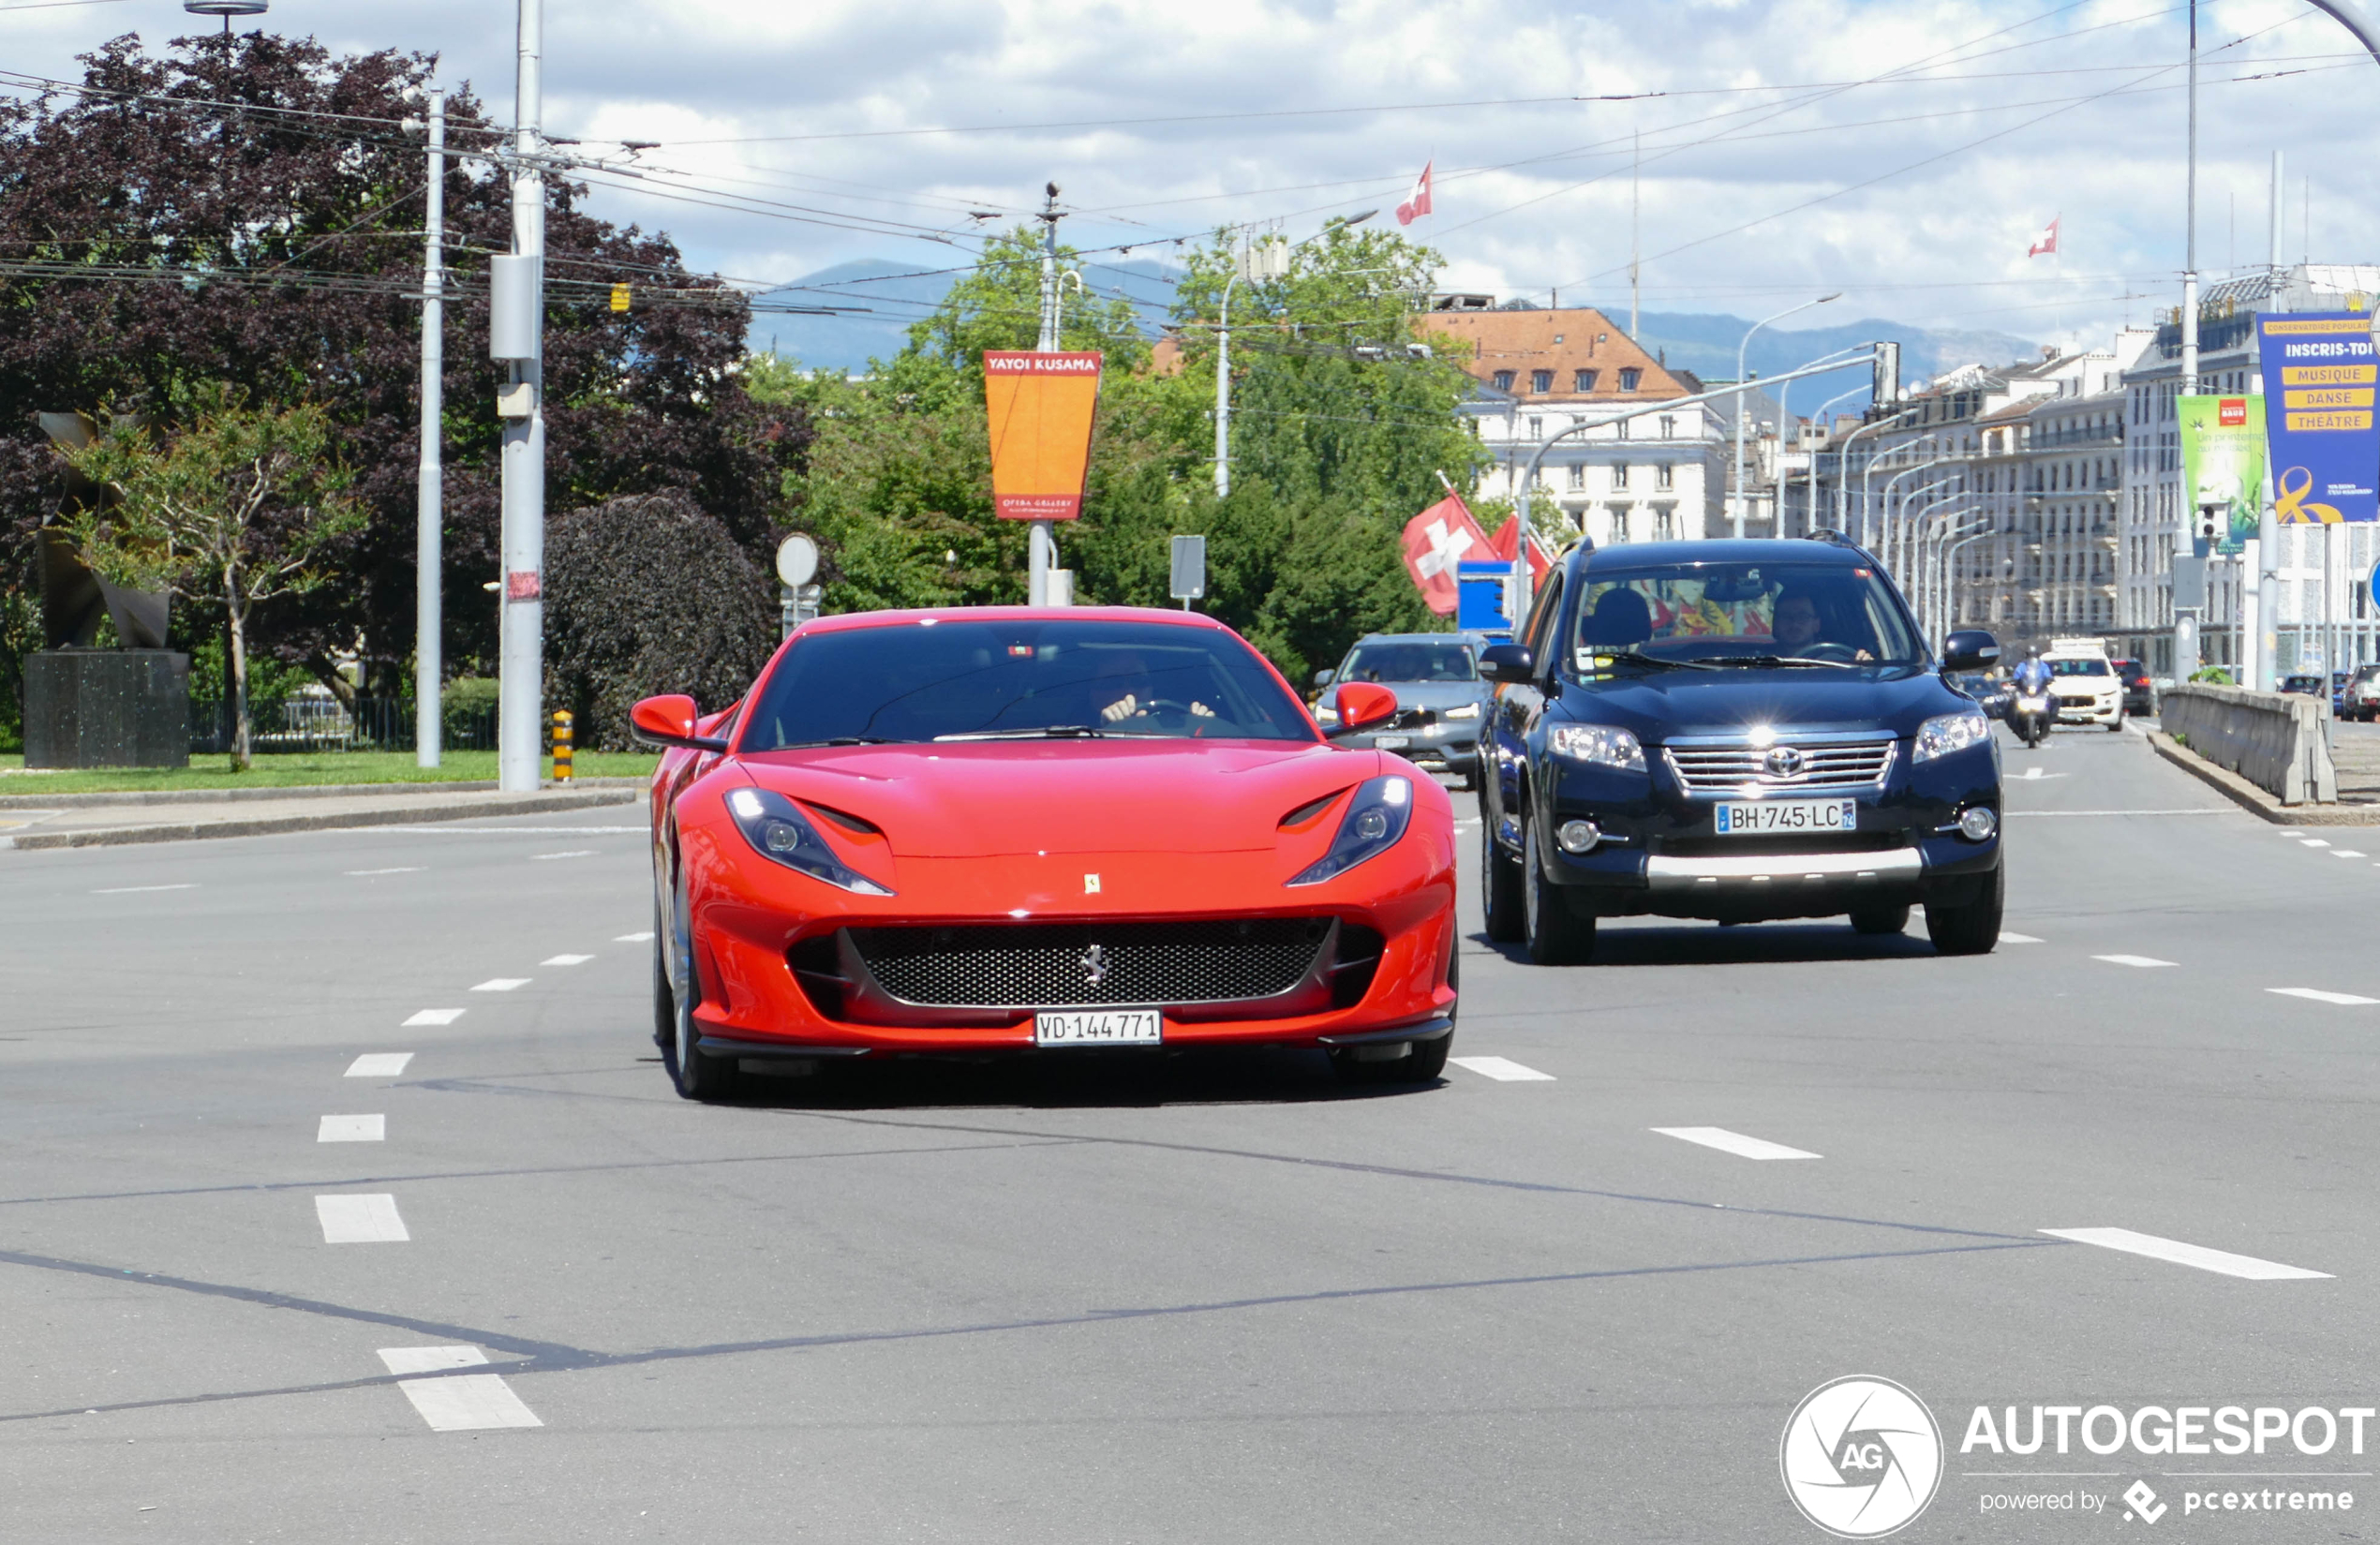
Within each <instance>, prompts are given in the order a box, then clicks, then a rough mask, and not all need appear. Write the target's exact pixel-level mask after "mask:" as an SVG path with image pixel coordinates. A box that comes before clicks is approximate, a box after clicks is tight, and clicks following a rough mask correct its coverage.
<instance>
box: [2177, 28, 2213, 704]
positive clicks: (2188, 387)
mask: <svg viewBox="0 0 2380 1545" xmlns="http://www.w3.org/2000/svg"><path fill="white" fill-rule="evenodd" d="M2189 94H2190V107H2189V115H2190V116H2189V124H2190V140H2189V152H2188V157H2187V162H2186V164H2187V167H2188V171H2187V172H2186V174H2185V176H2186V182H2185V186H2184V191H2183V196H2182V209H2183V215H2182V219H2183V223H2184V226H2185V228H2186V229H2185V230H2184V231H2183V234H2182V260H2181V316H2180V317H2179V321H2180V323H2181V379H2180V381H2179V392H2180V394H2181V395H2184V396H2195V395H2196V394H2197V392H2198V0H2190V78H2189ZM2174 415H2175V418H2174V424H2175V428H2176V431H2177V432H2179V428H2180V422H2181V421H2180V405H2179V403H2176V404H2175V406H2174ZM2181 494H2182V499H2181V502H2182V505H2183V509H2182V511H2181V530H2180V532H2179V535H2178V536H2177V538H2176V541H2175V544H2174V551H2175V552H2177V553H2179V552H2183V551H2186V550H2189V549H2190V548H2191V546H2192V534H2193V533H2194V531H2196V529H2197V527H2198V510H2197V506H2196V504H2195V502H2194V501H2195V500H2196V498H2197V496H2198V490H2196V489H2195V488H2187V487H2186V488H2184V489H2183V490H2182V491H2181ZM2207 557H2209V559H2212V558H2213V557H2214V555H2213V554H2212V553H2211V552H2210V553H2209V554H2208V555H2207ZM2211 600H2212V597H2209V601H2211ZM2208 610H2209V612H2211V611H2212V610H2213V607H2212V606H2211V605H2209V608H2208ZM2196 634H2197V630H2196V628H2195V627H2194V626H2190V627H2188V629H2187V634H2186V635H2185V624H2184V623H2183V621H2182V618H2181V615H2180V612H2179V609H2177V611H2176V612H2175V614H2174V675H2175V676H2177V677H2179V676H2185V675H2187V674H2188V673H2187V668H2185V666H2184V665H2183V663H2182V653H2183V649H2184V646H2185V644H2186V643H2187V642H2188V640H2191V639H2194V638H2195V637H2196Z"/></svg>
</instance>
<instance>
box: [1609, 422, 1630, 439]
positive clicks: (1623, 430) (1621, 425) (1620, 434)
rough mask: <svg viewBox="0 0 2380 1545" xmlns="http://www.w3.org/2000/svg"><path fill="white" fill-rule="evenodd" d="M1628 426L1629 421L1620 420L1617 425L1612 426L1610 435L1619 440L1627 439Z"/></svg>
mask: <svg viewBox="0 0 2380 1545" xmlns="http://www.w3.org/2000/svg"><path fill="white" fill-rule="evenodd" d="M1628 425H1629V421H1628V420H1626V419H1622V420H1620V421H1619V422H1618V423H1615V424H1614V425H1612V433H1613V434H1614V436H1616V437H1617V438H1621V439H1626V438H1628Z"/></svg>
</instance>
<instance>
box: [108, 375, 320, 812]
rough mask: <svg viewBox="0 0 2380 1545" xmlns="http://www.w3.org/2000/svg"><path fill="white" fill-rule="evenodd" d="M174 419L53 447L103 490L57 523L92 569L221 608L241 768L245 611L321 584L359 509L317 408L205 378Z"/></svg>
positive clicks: (245, 734) (245, 745)
mask: <svg viewBox="0 0 2380 1545" xmlns="http://www.w3.org/2000/svg"><path fill="white" fill-rule="evenodd" d="M178 416H179V417H180V418H181V420H182V424H181V427H180V428H179V429H178V430H168V431H165V432H162V433H161V432H159V431H158V430H157V429H156V428H155V427H153V426H152V425H151V424H150V423H148V422H147V421H146V420H144V419H142V418H140V417H138V416H124V417H118V418H115V419H112V420H111V421H110V422H109V423H108V426H107V428H106V430H105V431H104V432H103V433H101V434H100V435H98V436H97V438H94V439H93V440H92V441H91V443H90V444H88V445H86V446H83V447H82V448H80V449H74V450H66V451H64V452H63V454H64V455H65V456H66V457H67V460H68V461H69V462H71V463H72V464H73V466H74V468H75V469H76V470H77V471H79V472H81V473H82V475H83V476H85V477H87V478H89V479H91V480H92V481H93V482H94V483H99V484H100V485H102V486H104V487H106V488H108V489H109V490H111V492H112V494H113V495H114V498H113V499H112V501H111V502H109V503H108V504H107V506H106V507H105V508H102V509H88V510H85V511H83V512H82V513H78V514H76V515H74V516H72V517H70V519H69V520H68V522H67V530H68V532H69V534H70V535H71V536H72V537H73V539H74V540H75V542H77V543H78V544H79V545H80V546H81V547H82V551H83V553H84V555H85V558H86V561H88V562H90V563H91V564H92V566H93V567H94V568H96V569H97V570H98V571H99V572H101V573H104V574H107V575H109V576H110V577H111V578H114V579H119V580H122V581H123V582H125V583H127V584H132V585H138V586H141V587H153V588H166V589H171V590H172V591H173V592H174V593H175V594H177V595H181V596H184V597H186V598H188V599H190V600H192V601H194V602H197V601H212V602H215V603H216V604H219V605H220V606H221V607H222V612H223V621H224V629H225V637H226V639H227V640H228V642H229V646H230V661H231V693H232V712H233V715H234V719H235V721H236V723H237V726H238V729H237V734H236V737H235V738H234V740H233V742H232V750H231V759H232V763H233V765H235V766H237V767H238V768H239V769H240V770H241V771H243V772H245V771H246V770H247V767H248V764H249V749H250V725H249V719H248V623H249V619H250V617H252V616H253V614H254V613H255V610H256V608H257V606H258V605H259V604H260V603H261V602H267V601H272V600H274V599H275V598H278V597H282V596H293V595H302V594H305V592H307V591H309V590H312V589H314V588H316V587H319V586H320V585H321V584H322V583H323V582H324V581H325V579H326V578H327V573H326V571H325V570H324V568H323V567H322V564H321V560H322V559H323V557H325V556H326V554H327V553H328V551H329V550H330V548H331V547H332V545H333V544H334V543H335V542H337V541H339V539H341V538H342V537H344V536H346V535H347V534H348V533H350V531H352V530H354V529H355V528H356V527H359V526H360V525H361V524H362V523H363V519H364V516H363V512H362V511H361V509H360V508H359V507H358V505H357V503H356V501H355V499H354V498H353V497H352V496H351V495H350V492H349V487H350V482H351V480H350V476H349V474H348V473H347V471H346V470H345V469H344V468H341V467H340V466H339V465H338V463H337V460H336V458H335V455H334V454H333V442H332V434H333V431H332V427H331V421H330V415H329V414H328V413H327V412H325V411H324V410H323V409H321V408H320V407H317V406H314V405H312V404H304V405H301V406H298V407H294V408H288V409H277V410H275V409H251V408H249V407H248V406H247V403H246V399H245V396H243V395H242V394H240V393H238V392H235V391H233V390H231V389H230V388H228V387H225V386H222V385H220V384H209V385H205V386H201V387H200V388H198V389H196V390H195V391H194V392H193V393H192V394H190V396H189V400H188V402H187V405H186V409H185V410H184V411H183V413H182V414H180V415H178Z"/></svg>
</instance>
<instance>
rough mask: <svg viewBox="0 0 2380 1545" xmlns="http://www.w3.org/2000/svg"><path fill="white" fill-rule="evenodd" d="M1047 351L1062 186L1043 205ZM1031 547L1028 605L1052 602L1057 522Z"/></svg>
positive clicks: (1037, 528)
mask: <svg viewBox="0 0 2380 1545" xmlns="http://www.w3.org/2000/svg"><path fill="white" fill-rule="evenodd" d="M1034 351H1035V352H1037V353H1043V354H1054V353H1056V352H1058V185H1057V184H1055V183H1051V184H1049V194H1048V197H1047V200H1046V201H1044V202H1043V204H1042V206H1041V340H1040V341H1039V342H1038V343H1036V344H1034ZM1026 541H1027V543H1028V550H1029V555H1030V556H1029V557H1028V559H1027V568H1026V571H1025V600H1026V602H1027V604H1029V605H1034V606H1047V605H1049V571H1050V570H1052V569H1055V568H1056V567H1057V566H1058V535H1057V525H1056V523H1055V522H1053V521H1047V520H1036V521H1034V523H1033V529H1032V530H1031V531H1030V532H1029V533H1027V538H1026Z"/></svg>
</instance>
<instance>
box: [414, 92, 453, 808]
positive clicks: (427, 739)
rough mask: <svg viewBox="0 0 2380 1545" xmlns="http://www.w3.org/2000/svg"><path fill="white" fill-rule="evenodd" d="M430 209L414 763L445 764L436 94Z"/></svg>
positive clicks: (442, 312) (442, 149)
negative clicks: (442, 735)
mask: <svg viewBox="0 0 2380 1545" xmlns="http://www.w3.org/2000/svg"><path fill="white" fill-rule="evenodd" d="M425 116H426V118H427V119H428V126H429V162H430V165H429V171H430V180H429V204H428V209H427V211H426V214H425V218H424V241H423V244H422V481H421V486H420V490H419V492H418V493H417V494H416V495H415V502H414V511H415V513H414V522H415V527H416V529H415V534H414V547H413V563H414V602H413V606H414V613H413V757H414V760H415V762H416V763H418V764H419V765H422V766H424V767H435V766H437V765H438V762H439V737H440V731H441V729H442V722H441V720H440V716H439V687H440V685H441V684H442V678H443V676H444V675H445V661H444V659H443V657H442V656H441V654H440V634H441V631H442V630H443V628H444V626H445V618H444V605H443V597H442V596H441V595H440V593H439V591H440V584H441V580H442V576H443V568H444V564H445V561H446V559H445V543H444V541H443V533H442V532H441V530H440V527H441V525H442V524H443V522H444V519H445V513H444V504H445V500H444V495H445V471H444V468H443V467H442V466H441V465H440V450H441V448H440V445H439V440H440V438H441V425H442V424H443V423H444V420H445V414H446V392H445V388H446V337H445V334H446V302H445V300H444V299H443V298H442V297H443V295H444V293H445V289H446V253H445V250H444V246H445V241H446V93H444V92H442V91H433V92H431V93H430V97H429V102H428V107H427V112H426V114H425Z"/></svg>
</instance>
